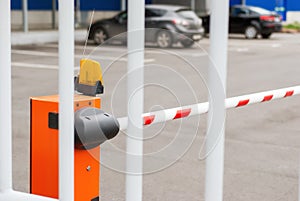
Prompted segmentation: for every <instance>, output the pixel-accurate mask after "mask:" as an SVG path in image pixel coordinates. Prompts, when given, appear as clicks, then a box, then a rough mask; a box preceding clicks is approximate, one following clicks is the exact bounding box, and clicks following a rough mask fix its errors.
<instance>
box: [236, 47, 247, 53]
mask: <svg viewBox="0 0 300 201" xmlns="http://www.w3.org/2000/svg"><path fill="white" fill-rule="evenodd" d="M236 51H237V52H248V51H249V48H245V47H244V48H237V49H236Z"/></svg>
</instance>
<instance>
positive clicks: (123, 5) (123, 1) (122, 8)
mask: <svg viewBox="0 0 300 201" xmlns="http://www.w3.org/2000/svg"><path fill="white" fill-rule="evenodd" d="M121 10H122V11H124V10H126V0H121Z"/></svg>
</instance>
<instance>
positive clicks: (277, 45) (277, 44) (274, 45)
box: [271, 43, 281, 48]
mask: <svg viewBox="0 0 300 201" xmlns="http://www.w3.org/2000/svg"><path fill="white" fill-rule="evenodd" d="M271 47H274V48H276V47H281V44H279V43H275V44H272V46H271Z"/></svg>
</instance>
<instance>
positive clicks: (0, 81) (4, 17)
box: [0, 0, 12, 193]
mask: <svg viewBox="0 0 300 201" xmlns="http://www.w3.org/2000/svg"><path fill="white" fill-rule="evenodd" d="M0 27H1V29H0V62H1V67H0V111H1V112H0V193H1V192H4V191H6V190H10V189H12V116H11V115H12V111H11V110H12V107H11V43H10V39H11V33H10V1H6V0H1V1H0Z"/></svg>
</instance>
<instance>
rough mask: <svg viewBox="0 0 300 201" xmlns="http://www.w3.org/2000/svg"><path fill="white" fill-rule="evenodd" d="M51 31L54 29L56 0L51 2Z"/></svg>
mask: <svg viewBox="0 0 300 201" xmlns="http://www.w3.org/2000/svg"><path fill="white" fill-rule="evenodd" d="M51 17H52V29H55V24H56V23H55V21H56V0H52V16H51Z"/></svg>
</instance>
